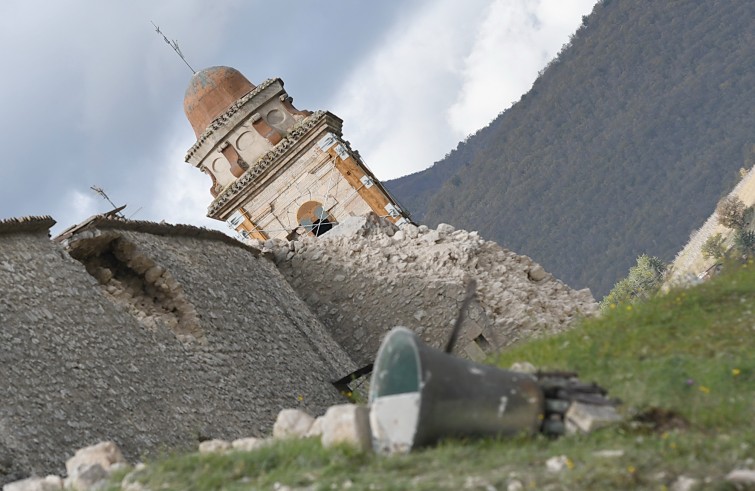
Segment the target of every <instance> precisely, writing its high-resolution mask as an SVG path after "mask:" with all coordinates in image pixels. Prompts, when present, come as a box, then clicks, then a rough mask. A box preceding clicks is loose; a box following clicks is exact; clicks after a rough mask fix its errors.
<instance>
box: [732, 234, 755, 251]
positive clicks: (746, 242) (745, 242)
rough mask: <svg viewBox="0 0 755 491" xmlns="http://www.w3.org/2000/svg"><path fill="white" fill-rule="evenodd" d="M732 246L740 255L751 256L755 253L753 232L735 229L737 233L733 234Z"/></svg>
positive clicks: (754, 235)
mask: <svg viewBox="0 0 755 491" xmlns="http://www.w3.org/2000/svg"><path fill="white" fill-rule="evenodd" d="M734 247H735V248H736V249H737V252H738V253H739V254H741V255H742V256H748V257H751V256H752V255H753V253H755V232H753V231H751V230H737V233H736V234H734Z"/></svg>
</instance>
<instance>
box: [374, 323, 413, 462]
mask: <svg viewBox="0 0 755 491" xmlns="http://www.w3.org/2000/svg"><path fill="white" fill-rule="evenodd" d="M420 389H421V380H420V360H419V351H418V350H417V338H416V337H415V335H414V333H413V332H412V331H410V330H409V329H406V328H403V327H396V328H394V329H393V330H391V332H389V333H388V335H387V336H386V337H385V339H384V340H383V343H382V344H381V345H380V349H379V350H378V354H377V358H376V359H375V366H374V367H373V370H372V378H371V380H370V397H369V404H370V427H371V431H372V443H373V447H374V449H375V451H377V452H380V453H405V452H408V451H409V450H411V448H412V446H413V444H414V437H415V435H416V434H417V423H418V422H419V411H420V403H421V394H420Z"/></svg>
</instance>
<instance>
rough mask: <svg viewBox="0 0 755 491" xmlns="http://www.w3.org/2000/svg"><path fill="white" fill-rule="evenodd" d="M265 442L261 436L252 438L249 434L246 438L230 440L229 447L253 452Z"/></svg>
mask: <svg viewBox="0 0 755 491" xmlns="http://www.w3.org/2000/svg"><path fill="white" fill-rule="evenodd" d="M266 443H267V442H266V441H265V440H264V439H262V438H254V437H253V436H250V437H248V438H239V439H237V440H233V442H231V448H233V449H234V450H238V451H240V452H253V451H255V450H257V449H259V448H261V447H263V446H264V445H265V444H266Z"/></svg>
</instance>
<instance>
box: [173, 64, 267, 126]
mask: <svg viewBox="0 0 755 491" xmlns="http://www.w3.org/2000/svg"><path fill="white" fill-rule="evenodd" d="M254 87H255V86H254V84H252V83H251V82H250V81H249V80H247V79H246V77H244V76H243V75H242V74H241V72H239V71H238V70H236V69H234V68H231V67H227V66H213V67H210V68H205V69H204V70H201V71H199V72H197V73H195V74H194V76H192V77H191V82H189V87H188V88H187V89H186V95H185V96H184V112H185V113H186V117H187V118H188V120H189V123H191V127H192V128H194V133H195V134H196V135H197V137H199V135H201V134H202V133H203V132H204V130H205V129H207V126H209V124H210V123H212V121H213V120H214V119H215V118H217V117H218V116H220V115H221V114H223V112H224V111H225V110H226V109H228V108H229V107H230V106H231V104H233V103H234V102H236V101H237V100H238V99H239V98H240V97H241V96H243V95H245V94H247V93H248V92H249V91H251V90H253V89H254Z"/></svg>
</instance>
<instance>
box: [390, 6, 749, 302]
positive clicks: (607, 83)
mask: <svg viewBox="0 0 755 491" xmlns="http://www.w3.org/2000/svg"><path fill="white" fill-rule="evenodd" d="M513 69H515V67H512V70H513ZM753 164H755V2H753V1H751V0H706V1H698V0H679V1H674V2H667V1H653V2H636V1H632V0H612V1H609V0H603V1H602V2H600V3H599V4H598V5H596V7H595V9H594V10H593V12H592V14H590V15H589V16H587V17H585V18H584V19H583V25H582V26H581V27H580V28H579V30H578V31H577V32H576V33H575V34H574V36H573V37H572V39H571V41H570V43H569V45H568V46H565V47H564V49H563V50H562V52H561V53H560V55H559V56H558V57H557V58H556V59H555V60H554V61H552V62H551V63H550V64H549V66H548V67H547V68H546V69H545V70H544V71H543V73H542V75H541V76H540V77H539V78H538V80H537V81H536V82H535V83H534V85H533V87H532V89H531V90H530V91H529V92H528V93H527V94H525V95H524V96H523V97H522V99H521V100H520V101H519V102H518V103H516V104H515V105H514V106H512V107H511V108H510V109H509V110H507V111H505V112H503V113H501V114H500V115H499V116H498V118H496V119H495V120H494V121H493V122H492V123H490V125H488V126H487V127H486V128H483V129H482V130H480V131H479V132H477V133H476V134H475V135H472V136H471V137H469V138H468V139H467V140H466V141H465V142H462V143H460V144H459V146H458V147H457V149H456V150H454V151H452V152H451V153H450V154H449V155H448V156H447V157H446V158H445V159H444V160H442V161H440V162H437V163H436V164H435V165H434V166H433V167H431V168H430V169H427V170H425V171H422V172H419V173H416V174H412V175H410V176H406V177H403V178H400V179H397V180H394V181H389V182H388V183H386V184H387V186H388V188H389V189H390V190H391V192H393V194H394V195H396V197H397V198H398V199H399V200H400V201H401V202H402V203H403V204H404V205H405V206H406V207H407V208H408V209H409V210H410V211H411V212H412V213H413V215H414V218H415V219H416V220H418V221H419V222H421V223H427V224H428V225H434V224H437V223H439V222H447V223H451V224H453V225H456V226H459V227H463V228H466V229H469V230H479V231H481V232H482V234H483V235H484V236H485V237H486V238H489V239H494V240H496V241H498V242H499V243H501V244H502V245H504V246H505V247H508V248H510V249H513V250H514V251H516V252H518V253H521V254H527V255H529V256H531V257H532V258H533V259H535V260H536V261H538V262H540V263H541V264H543V266H544V267H545V268H546V269H548V270H549V271H551V272H553V273H554V274H555V275H556V276H557V277H558V278H561V279H563V280H564V281H565V282H566V283H568V284H569V285H570V286H572V287H577V288H582V287H590V288H591V289H592V291H593V293H594V295H595V296H596V297H597V298H598V299H599V298H600V297H602V296H603V295H605V294H606V293H607V292H608V290H609V289H610V288H611V286H612V285H613V284H614V283H615V282H616V281H617V280H618V279H620V278H622V277H623V276H625V275H626V272H627V270H628V269H629V267H630V266H631V265H632V264H634V261H635V258H636V257H637V256H638V255H639V254H641V253H649V254H652V255H655V256H659V257H661V258H662V259H664V260H667V261H670V260H671V259H672V258H673V256H674V254H675V253H676V252H677V251H678V250H679V249H681V247H682V246H683V245H684V243H685V242H686V241H687V240H688V238H689V235H690V233H691V232H692V231H693V230H694V229H695V228H696V227H699V226H700V225H701V224H702V223H703V221H704V220H705V218H707V216H708V215H709V214H710V213H711V212H712V210H713V209H714V208H715V205H716V202H717V201H718V199H719V198H720V197H721V196H723V195H724V194H725V193H726V192H727V191H728V190H729V189H731V187H732V186H733V185H734V184H735V183H736V181H737V179H738V178H739V173H738V170H739V169H740V168H741V167H750V166H752V165H753Z"/></svg>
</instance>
